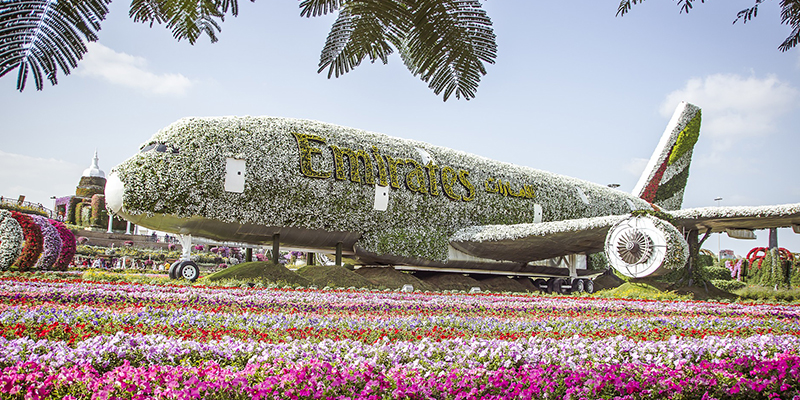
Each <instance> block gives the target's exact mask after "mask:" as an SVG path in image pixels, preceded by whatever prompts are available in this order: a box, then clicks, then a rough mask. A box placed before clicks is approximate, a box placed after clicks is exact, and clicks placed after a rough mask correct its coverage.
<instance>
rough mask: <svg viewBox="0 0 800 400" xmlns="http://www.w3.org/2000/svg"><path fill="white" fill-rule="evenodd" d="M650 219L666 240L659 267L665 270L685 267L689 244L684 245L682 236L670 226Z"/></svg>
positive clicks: (659, 220) (661, 220) (653, 218)
mask: <svg viewBox="0 0 800 400" xmlns="http://www.w3.org/2000/svg"><path fill="white" fill-rule="evenodd" d="M651 218H652V220H653V223H654V224H655V225H656V227H658V228H659V229H660V230H661V233H663V234H664V236H665V237H666V239H667V249H666V256H665V257H664V263H663V264H662V265H661V266H662V267H663V268H667V269H679V268H682V267H683V266H684V265H686V260H687V259H689V244H688V243H686V240H684V239H683V235H681V233H680V232H679V231H678V229H676V228H675V227H674V226H673V225H672V224H670V223H669V222H667V221H664V220H663V219H659V218H655V217H651Z"/></svg>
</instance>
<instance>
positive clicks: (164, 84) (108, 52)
mask: <svg viewBox="0 0 800 400" xmlns="http://www.w3.org/2000/svg"><path fill="white" fill-rule="evenodd" d="M87 47H88V48H89V51H88V52H87V53H86V57H85V58H84V59H83V61H82V62H81V63H80V66H79V68H78V70H77V71H76V73H77V74H79V75H83V76H91V77H96V78H101V79H103V80H105V81H108V82H110V83H113V84H115V85H120V86H126V87H129V88H133V89H137V90H140V91H142V92H145V93H153V94H157V95H171V96H181V95H183V94H185V93H186V91H187V90H188V89H189V88H190V87H191V86H192V85H193V84H194V82H192V81H191V80H190V79H189V78H187V77H185V76H183V75H181V74H160V75H156V74H155V73H153V72H150V71H149V70H148V69H147V60H145V59H144V58H142V57H136V56H132V55H129V54H125V53H117V52H116V51H114V50H112V49H109V48H108V47H105V46H103V45H102V44H99V43H89V44H88V45H87Z"/></svg>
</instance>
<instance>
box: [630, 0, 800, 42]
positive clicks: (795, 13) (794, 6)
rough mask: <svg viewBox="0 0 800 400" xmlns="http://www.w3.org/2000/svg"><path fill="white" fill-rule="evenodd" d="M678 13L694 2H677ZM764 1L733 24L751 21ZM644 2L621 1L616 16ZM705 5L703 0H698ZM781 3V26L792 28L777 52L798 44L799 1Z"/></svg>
mask: <svg viewBox="0 0 800 400" xmlns="http://www.w3.org/2000/svg"><path fill="white" fill-rule="evenodd" d="M677 1H678V7H679V8H680V10H681V11H680V12H681V13H683V12H686V13H688V12H689V10H691V9H692V2H693V1H695V0H677ZM764 1H766V0H755V4H754V5H753V7H750V8H745V9H744V10H741V11H739V12H738V13H737V14H736V19H734V20H733V23H734V24H735V23H737V22H738V21H742V23H747V21H750V20H751V19H753V18H755V17H756V16H758V6H759V5H760V4H761V3H763V2H764ZM642 2H644V0H621V1H620V3H619V8H617V16H624V15H625V14H627V13H628V11H630V9H631V5H634V4H639V3H642ZM700 2H701V3H705V0H700ZM780 2H781V24H784V25H789V26H790V27H791V28H792V33H790V34H789V36H787V37H786V39H785V40H784V41H783V43H781V44H780V46H778V50H780V51H787V50H789V49H791V48H793V47H795V46H797V44H798V43H799V42H800V0H780Z"/></svg>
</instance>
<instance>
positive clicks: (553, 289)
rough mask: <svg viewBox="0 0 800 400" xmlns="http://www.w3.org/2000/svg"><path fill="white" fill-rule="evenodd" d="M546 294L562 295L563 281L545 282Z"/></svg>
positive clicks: (549, 280)
mask: <svg viewBox="0 0 800 400" xmlns="http://www.w3.org/2000/svg"><path fill="white" fill-rule="evenodd" d="M547 293H555V294H564V293H565V291H564V279H563V278H550V279H548V280H547Z"/></svg>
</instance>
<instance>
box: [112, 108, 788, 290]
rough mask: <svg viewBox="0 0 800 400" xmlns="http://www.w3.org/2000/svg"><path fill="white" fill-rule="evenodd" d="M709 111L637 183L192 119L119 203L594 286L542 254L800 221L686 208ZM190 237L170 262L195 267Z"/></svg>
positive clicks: (288, 236) (638, 264) (268, 122)
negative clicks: (630, 187)
mask: <svg viewBox="0 0 800 400" xmlns="http://www.w3.org/2000/svg"><path fill="white" fill-rule="evenodd" d="M700 119H701V113H700V109H699V108H698V107H696V106H694V105H691V104H688V103H681V104H680V105H679V106H678V108H677V110H676V111H675V114H674V115H673V117H672V119H671V120H670V122H669V125H668V126H667V129H666V131H665V132H664V134H663V136H662V137H661V140H660V142H659V144H658V146H657V148H656V150H655V152H654V153H653V156H652V158H651V159H650V161H649V163H648V165H647V167H646V169H645V171H644V174H643V175H642V177H641V179H640V180H639V183H638V184H637V185H636V187H635V189H634V191H633V194H628V193H624V192H622V191H619V190H616V189H613V188H609V187H606V186H603V185H598V184H594V183H590V182H586V181H582V180H579V179H575V178H570V177H566V176H562V175H557V174H553V173H550V172H545V171H540V170H536V169H533V168H528V167H522V166H517V165H512V164H508V163H504V162H500V161H493V160H489V159H487V158H484V157H480V156H476V155H472V154H467V153H464V152H461V151H457V150H452V149H448V148H444V147H439V146H433V145H430V144H427V143H422V142H417V141H411V140H404V139H399V138H394V137H390V136H386V135H382V134H377V133H371V132H365V131H361V130H357V129H351V128H345V127H341V126H336V125H331V124H326V123H321V122H315V121H307V120H298V119H287V118H273V117H220V118H184V119H181V120H179V121H177V122H175V123H174V124H172V125H170V126H168V127H166V128H165V129H163V130H161V131H160V132H158V133H156V134H155V135H154V136H153V137H152V138H151V139H150V140H149V141H147V142H146V143H145V145H143V146H142V148H141V151H140V152H139V153H138V154H136V155H134V156H133V157H131V158H129V159H128V160H126V161H125V162H123V163H122V164H120V165H118V166H117V167H115V168H114V169H113V171H112V172H111V173H110V174H109V177H108V182H107V184H106V202H107V206H108V208H109V209H110V210H111V211H112V212H113V213H114V214H116V215H117V216H119V217H122V218H125V219H127V220H129V221H131V222H133V223H136V224H139V225H141V226H144V227H147V228H150V229H155V230H159V231H164V232H171V233H177V234H180V235H184V236H183V237H184V241H185V242H188V243H191V242H190V241H191V235H194V236H197V237H204V238H208V239H212V240H218V241H226V242H241V243H251V244H269V243H272V244H273V247H277V245H282V246H287V247H291V248H295V249H306V250H311V251H322V252H329V253H330V252H333V251H337V250H338V252H339V254H346V255H349V256H352V257H354V258H357V259H358V260H359V261H360V262H363V263H365V264H371V265H375V264H382V265H395V266H407V267H408V266H411V267H413V268H417V269H430V270H439V271H451V272H461V273H467V272H475V273H502V274H509V275H517V276H531V277H540V278H548V277H549V278H550V280H549V281H547V282H545V281H543V280H542V281H539V284H540V285H541V286H546V287H547V288H549V289H550V290H556V291H561V290H562V288H564V289H565V290H567V289H569V288H573V289H575V290H581V289H582V288H583V287H585V286H588V287H587V289H589V290H591V280H589V279H586V277H587V276H588V274H582V272H581V271H576V270H575V268H574V265H573V266H571V267H570V268H569V271H568V272H567V270H565V269H563V268H560V269H554V268H551V267H544V266H536V265H533V264H532V262H533V261H536V260H543V259H550V258H554V257H559V256H565V255H569V254H589V253H595V252H599V251H602V250H605V254H606V256H607V257H608V260H609V262H610V264H611V265H612V266H613V267H614V268H616V269H617V270H618V271H620V272H621V273H623V274H625V275H627V276H630V277H643V276H647V275H651V274H658V273H663V272H664V271H666V270H669V269H674V268H679V267H682V266H684V265H685V264H686V262H687V257H689V254H690V253H692V252H693V253H694V254H696V252H697V250H698V248H699V246H698V244H697V236H698V232H703V231H705V232H707V233H708V232H712V231H713V232H721V231H725V230H730V229H735V230H736V231H735V232H739V233H740V234H741V232H747V231H751V230H752V229H761V228H768V227H788V226H793V227H794V228H795V230H796V231H797V230H798V228H800V204H793V205H786V206H774V207H738V208H730V207H729V208H726V209H724V212H723V211H722V209H719V208H700V209H687V210H680V207H681V203H682V201H683V193H684V188H685V186H686V181H687V178H688V171H689V164H690V162H691V157H692V150H693V148H694V145H695V143H696V142H697V139H698V136H699V132H700ZM687 240H688V243H687ZM689 243H691V246H690V245H689ZM183 247H184V259H183V260H182V261H180V262H176V264H175V265H173V269H172V271H171V275H173V276H183V277H185V278H188V279H195V278H197V276H198V275H199V269H198V267H197V265H196V264H195V263H193V262H192V261H191V260H189V259H188V255H189V253H188V249H189V247H190V246H189V245H184V246H183ZM690 247H692V249H690ZM690 250H691V251H690Z"/></svg>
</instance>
